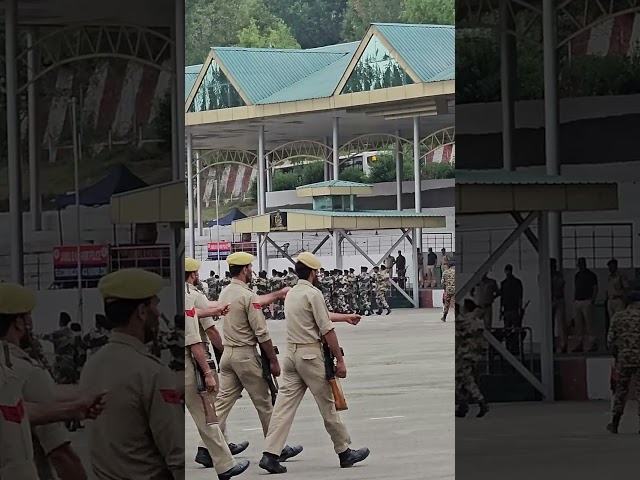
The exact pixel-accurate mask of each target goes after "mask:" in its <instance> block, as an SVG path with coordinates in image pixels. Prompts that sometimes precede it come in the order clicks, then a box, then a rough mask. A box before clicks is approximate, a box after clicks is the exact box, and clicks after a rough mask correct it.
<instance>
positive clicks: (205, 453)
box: [196, 447, 213, 468]
mask: <svg viewBox="0 0 640 480" xmlns="http://www.w3.org/2000/svg"><path fill="white" fill-rule="evenodd" d="M196 463H199V464H200V465H202V466H203V467H204V468H213V460H212V459H211V454H210V453H209V450H207V449H206V448H203V447H198V453H196Z"/></svg>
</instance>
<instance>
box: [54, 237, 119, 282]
mask: <svg viewBox="0 0 640 480" xmlns="http://www.w3.org/2000/svg"><path fill="white" fill-rule="evenodd" d="M77 253H78V247H77V246H75V245H61V246H58V247H54V249H53V278H54V282H55V283H57V284H58V285H59V286H61V287H63V288H65V287H66V288H76V287H77V285H78V282H77V278H78V255H77ZM80 267H81V269H82V272H81V273H82V280H83V286H84V287H88V288H94V287H96V286H97V284H98V280H100V278H102V277H103V276H105V275H106V274H107V273H109V246H108V245H81V246H80Z"/></svg>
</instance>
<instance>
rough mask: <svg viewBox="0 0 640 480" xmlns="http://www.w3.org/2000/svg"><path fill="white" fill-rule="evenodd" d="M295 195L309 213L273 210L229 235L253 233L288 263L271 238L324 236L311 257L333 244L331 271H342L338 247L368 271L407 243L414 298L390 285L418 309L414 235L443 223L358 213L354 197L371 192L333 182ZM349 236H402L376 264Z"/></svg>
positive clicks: (429, 217) (405, 214)
mask: <svg viewBox="0 0 640 480" xmlns="http://www.w3.org/2000/svg"><path fill="white" fill-rule="evenodd" d="M296 192H297V194H298V196H299V197H306V196H312V197H313V210H277V211H274V212H270V213H266V214H262V215H256V216H253V217H247V218H244V219H242V220H236V221H234V222H233V223H232V224H231V228H232V231H233V233H258V234H261V236H262V238H264V241H265V242H269V243H270V244H271V245H273V247H274V248H276V249H277V250H278V251H279V252H280V253H281V254H282V255H283V256H284V257H286V258H288V259H289V261H291V263H294V260H293V259H292V258H291V256H289V254H288V253H287V252H285V251H284V250H283V249H282V248H281V247H280V246H279V245H277V244H276V243H275V242H274V241H273V240H272V239H271V238H269V234H270V233H274V232H297V233H307V232H326V233H327V235H326V237H325V238H324V240H323V241H322V242H320V244H319V245H318V246H317V247H316V248H315V250H314V251H313V252H312V253H316V252H317V251H318V250H319V249H320V248H322V246H323V245H324V244H325V243H326V242H327V241H328V240H330V239H331V240H332V244H333V254H334V256H335V259H336V268H338V269H342V258H341V248H340V246H341V244H342V241H343V240H345V239H346V240H347V241H348V242H349V243H350V244H351V245H353V247H354V248H355V249H356V250H357V251H358V252H359V253H360V254H361V255H362V256H363V257H364V258H365V259H366V260H367V261H368V262H369V263H370V264H371V265H372V266H373V267H377V266H379V265H381V264H382V263H383V262H384V259H385V258H386V257H387V256H388V255H389V254H390V253H391V252H393V251H394V250H395V249H396V248H397V246H398V245H399V244H400V243H401V242H402V241H403V240H404V239H405V238H408V239H409V241H410V242H411V245H412V247H413V248H412V250H413V255H412V258H413V263H414V265H413V270H412V271H413V281H412V283H413V297H409V295H407V293H406V292H405V291H404V289H403V288H401V287H400V286H399V285H398V284H397V283H396V282H394V281H393V280H391V283H392V285H393V287H394V288H396V289H397V290H398V291H399V292H400V294H402V295H403V296H404V297H406V298H407V299H408V300H409V301H410V302H411V304H412V305H413V306H414V307H415V308H418V307H419V285H418V263H417V257H418V248H419V247H418V244H417V242H415V241H414V240H415V239H416V238H417V237H415V234H412V233H411V232H416V231H418V230H419V229H420V230H421V229H423V228H443V227H446V223H447V221H446V217H444V216H442V215H434V214H432V213H428V212H414V211H398V210H366V211H363V210H357V209H356V204H357V196H358V195H372V194H373V186H372V185H366V184H360V183H354V182H345V181H340V180H332V181H329V182H321V183H316V184H311V185H305V186H302V187H298V188H297V189H296ZM354 230H401V231H402V236H401V237H400V239H399V240H398V241H397V242H396V243H394V244H393V245H392V246H391V248H390V249H389V250H388V251H387V252H386V253H385V254H384V255H382V256H381V257H380V260H379V261H378V262H375V261H374V260H373V259H371V257H370V256H369V255H367V253H366V252H365V251H364V250H363V249H362V248H360V246H359V245H357V243H356V242H355V241H353V240H352V239H351V238H350V236H349V235H348V232H351V231H354Z"/></svg>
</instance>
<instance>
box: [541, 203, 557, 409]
mask: <svg viewBox="0 0 640 480" xmlns="http://www.w3.org/2000/svg"><path fill="white" fill-rule="evenodd" d="M548 227H549V219H548V213H547V212H540V213H538V242H539V245H538V275H539V278H540V285H539V288H538V291H539V294H540V318H541V319H542V321H541V322H540V325H541V328H540V338H541V342H540V368H541V381H542V385H543V386H544V390H545V397H546V398H545V400H547V401H550V402H552V401H554V379H553V377H554V367H553V311H552V310H553V309H552V305H551V268H550V266H549V229H548Z"/></svg>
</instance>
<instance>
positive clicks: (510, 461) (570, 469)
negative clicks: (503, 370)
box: [425, 402, 640, 480]
mask: <svg viewBox="0 0 640 480" xmlns="http://www.w3.org/2000/svg"><path fill="white" fill-rule="evenodd" d="M609 407H610V403H609V402H580V403H574V402H570V403H557V404H544V403H525V404H498V405H492V406H491V412H490V413H489V415H488V416H487V417H485V418H483V419H476V418H475V417H473V416H470V417H468V418H464V419H456V448H455V452H456V453H455V455H456V476H457V480H471V479H473V480H484V479H490V480H502V479H505V480H507V479H508V480H513V479H514V478H517V479H518V480H540V479H541V478H549V479H556V478H562V479H576V480H591V479H593V480H596V479H597V480H602V479H607V478H633V477H636V475H637V471H638V465H640V461H639V460H638V447H639V446H640V435H638V416H637V414H636V412H637V404H636V402H629V404H628V405H627V409H626V413H625V416H624V417H623V421H622V424H621V427H620V434H619V435H617V436H615V435H611V434H610V433H609V432H607V431H606V429H605V427H606V425H607V423H609V420H610V413H609ZM471 413H473V414H475V411H473V410H472V412H471ZM425 478H430V477H425Z"/></svg>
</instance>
